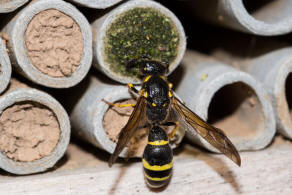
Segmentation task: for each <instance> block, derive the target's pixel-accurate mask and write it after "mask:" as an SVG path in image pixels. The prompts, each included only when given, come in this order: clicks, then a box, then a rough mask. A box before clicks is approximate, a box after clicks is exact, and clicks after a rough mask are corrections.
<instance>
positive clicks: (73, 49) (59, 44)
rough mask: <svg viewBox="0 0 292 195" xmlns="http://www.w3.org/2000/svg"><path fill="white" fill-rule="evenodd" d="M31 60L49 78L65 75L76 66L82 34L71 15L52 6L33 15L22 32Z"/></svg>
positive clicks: (70, 73)
mask: <svg viewBox="0 0 292 195" xmlns="http://www.w3.org/2000/svg"><path fill="white" fill-rule="evenodd" d="M25 45H26V49H27V55H28V57H29V59H30V61H31V63H32V64H33V65H34V66H35V67H36V68H37V69H38V70H39V71H40V72H42V73H43V74H46V75H48V76H51V77H56V78H57V77H69V76H71V75H72V74H73V73H74V71H75V70H76V69H77V68H78V66H79V65H80V62H81V59H82V56H83V36H82V33H81V29H80V27H79V25H78V24H77V23H76V22H75V21H74V19H73V18H71V17H70V16H68V15H66V14H65V13H63V12H61V11H59V10H56V9H47V10H44V11H41V12H39V13H38V14H36V15H35V16H34V17H33V18H32V19H31V21H30V22H29V24H28V25H27V28H26V31H25Z"/></svg>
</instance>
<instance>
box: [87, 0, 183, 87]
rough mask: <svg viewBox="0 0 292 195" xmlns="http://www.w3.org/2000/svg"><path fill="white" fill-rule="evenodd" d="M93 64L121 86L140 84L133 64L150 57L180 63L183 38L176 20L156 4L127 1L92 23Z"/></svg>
mask: <svg viewBox="0 0 292 195" xmlns="http://www.w3.org/2000/svg"><path fill="white" fill-rule="evenodd" d="M92 28H93V55H94V58H93V61H94V63H93V65H94V66H95V67H96V68H97V69H99V70H101V71H102V72H104V73H105V74H106V75H107V76H108V77H110V78H112V79H114V80H116V81H118V82H121V83H129V82H131V83H134V84H137V83H140V82H141V80H140V79H139V78H138V67H137V66H135V67H131V68H127V65H128V64H129V63H131V62H133V61H135V60H136V61H137V60H141V59H143V58H150V59H151V60H157V61H160V62H163V63H165V64H168V65H169V70H170V72H169V73H171V72H172V71H173V70H174V69H175V68H176V67H177V66H178V64H179V63H180V61H181V59H182V57H183V54H184V52H185V48H186V37H185V33H184V30H183V27H182V25H181V23H180V21H179V20H178V19H177V17H176V16H175V15H174V14H173V13H172V12H171V11H169V10H168V9H167V8H165V7H163V6H162V5H160V4H159V3H156V2H154V1H148V0H139V1H134V0H131V1H128V2H126V3H124V4H121V5H120V6H118V7H116V8H115V9H113V10H112V11H110V12H109V13H107V14H106V15H104V16H103V17H101V18H99V19H97V20H96V21H94V22H93V23H92Z"/></svg>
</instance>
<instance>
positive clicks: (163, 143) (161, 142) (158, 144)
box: [147, 140, 168, 146]
mask: <svg viewBox="0 0 292 195" xmlns="http://www.w3.org/2000/svg"><path fill="white" fill-rule="evenodd" d="M147 144H150V145H152V146H163V145H166V144H168V141H165V140H157V141H154V142H148V143H147Z"/></svg>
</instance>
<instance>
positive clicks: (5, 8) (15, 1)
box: [0, 0, 28, 13]
mask: <svg viewBox="0 0 292 195" xmlns="http://www.w3.org/2000/svg"><path fill="white" fill-rule="evenodd" d="M26 2H28V0H1V1H0V13H8V12H12V11H14V10H16V9H17V8H19V7H20V6H22V5H24V4H25V3H26Z"/></svg>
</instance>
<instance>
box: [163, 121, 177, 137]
mask: <svg viewBox="0 0 292 195" xmlns="http://www.w3.org/2000/svg"><path fill="white" fill-rule="evenodd" d="M162 125H164V126H173V125H175V127H174V129H173V130H172V131H171V132H170V134H168V137H169V139H172V138H173V137H174V135H175V133H176V132H177V130H178V129H179V122H167V123H164V124H162Z"/></svg>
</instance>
